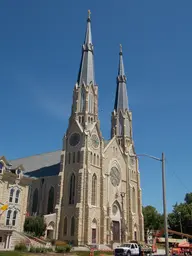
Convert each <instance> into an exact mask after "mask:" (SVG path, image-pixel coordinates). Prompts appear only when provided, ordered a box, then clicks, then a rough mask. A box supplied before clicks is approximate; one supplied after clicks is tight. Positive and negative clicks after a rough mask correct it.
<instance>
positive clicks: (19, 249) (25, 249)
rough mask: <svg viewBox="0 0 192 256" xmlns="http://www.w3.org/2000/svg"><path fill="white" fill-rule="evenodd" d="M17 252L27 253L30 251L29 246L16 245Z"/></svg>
mask: <svg viewBox="0 0 192 256" xmlns="http://www.w3.org/2000/svg"><path fill="white" fill-rule="evenodd" d="M15 250H16V251H21V252H26V251H28V249H27V246H26V245H25V244H24V243H19V244H16V245H15Z"/></svg>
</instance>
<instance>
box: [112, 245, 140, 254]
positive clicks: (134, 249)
mask: <svg viewBox="0 0 192 256" xmlns="http://www.w3.org/2000/svg"><path fill="white" fill-rule="evenodd" d="M139 254H140V249H139V246H138V244H137V243H127V244H122V245H120V246H119V247H117V248H116V249H115V250H114V255H115V256H125V255H126V256H132V255H137V256H138V255H139Z"/></svg>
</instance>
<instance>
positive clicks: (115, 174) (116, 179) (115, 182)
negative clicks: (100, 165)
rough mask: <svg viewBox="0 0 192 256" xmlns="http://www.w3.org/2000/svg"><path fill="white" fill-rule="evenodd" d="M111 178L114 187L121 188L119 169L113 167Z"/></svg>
mask: <svg viewBox="0 0 192 256" xmlns="http://www.w3.org/2000/svg"><path fill="white" fill-rule="evenodd" d="M110 178H111V183H112V185H113V186H114V187H117V186H119V183H120V180H121V173H120V171H119V170H118V169H117V167H115V166H114V167H112V168H111V172H110Z"/></svg>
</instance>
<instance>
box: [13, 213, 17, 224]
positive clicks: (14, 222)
mask: <svg viewBox="0 0 192 256" xmlns="http://www.w3.org/2000/svg"><path fill="white" fill-rule="evenodd" d="M16 219H17V211H14V212H13V219H12V225H13V226H15V224H16Z"/></svg>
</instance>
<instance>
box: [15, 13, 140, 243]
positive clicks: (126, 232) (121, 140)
mask: <svg viewBox="0 0 192 256" xmlns="http://www.w3.org/2000/svg"><path fill="white" fill-rule="evenodd" d="M116 82H117V89H116V98H115V100H114V109H113V111H112V116H111V139H110V140H104V138H103V137H102V133H101V130H100V121H99V116H98V92H99V87H98V85H97V84H96V82H95V73H94V48H93V42H92V33H91V18H90V13H89V15H88V18H87V27H86V35H85V40H84V44H83V47H82V57H81V63H80V69H79V74H78V79H77V83H76V84H75V86H74V89H73V102H72V108H71V116H70V118H69V124H68V128H67V131H66V133H65V135H64V137H63V148H62V150H59V151H56V152H50V153H46V154H42V155H36V156H32V157H28V158H22V159H16V160H13V161H11V162H12V163H14V164H22V165H23V166H24V169H25V170H26V174H27V175H29V176H33V177H36V178H35V179H34V180H33V182H32V185H31V186H30V190H29V193H30V197H29V202H30V203H29V212H30V214H43V215H45V219H46V223H47V230H46V232H47V233H46V235H47V236H48V237H49V238H56V239H59V240H63V241H71V242H72V243H73V244H75V245H85V244H104V245H111V244H113V243H120V242H125V241H128V240H137V241H143V240H144V223H143V215H142V199H141V188H140V174H139V169H138V159H137V157H136V153H135V148H134V142H133V137H132V113H131V111H130V110H129V107H128V95H127V79H126V75H125V70H124V64H123V53H122V47H121V46H120V52H119V68H118V75H117V80H116Z"/></svg>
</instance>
